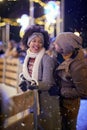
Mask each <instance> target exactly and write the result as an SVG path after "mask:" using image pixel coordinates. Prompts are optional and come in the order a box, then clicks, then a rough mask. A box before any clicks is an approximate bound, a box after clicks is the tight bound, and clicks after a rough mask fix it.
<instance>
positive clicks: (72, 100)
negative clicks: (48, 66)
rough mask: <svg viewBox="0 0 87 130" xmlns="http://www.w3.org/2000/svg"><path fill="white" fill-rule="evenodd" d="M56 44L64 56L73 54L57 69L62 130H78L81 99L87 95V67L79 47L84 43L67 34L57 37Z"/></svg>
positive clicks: (71, 34)
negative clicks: (77, 122)
mask: <svg viewBox="0 0 87 130" xmlns="http://www.w3.org/2000/svg"><path fill="white" fill-rule="evenodd" d="M56 43H57V45H58V47H60V48H62V54H69V53H71V52H72V55H71V56H70V57H69V58H68V59H65V61H64V62H63V63H61V64H60V65H59V66H58V68H57V69H56V75H57V78H56V80H57V84H58V86H60V93H61V96H60V111H61V115H62V130H76V121H77V115H78V111H79V105H80V98H81V97H83V96H85V95H87V65H86V64H85V62H84V54H83V51H82V49H80V47H79V45H81V44H82V42H81V39H80V37H78V36H76V35H75V34H73V33H67V32H65V33H62V34H60V35H59V36H58V37H57V39H56ZM76 48H78V50H76ZM59 81H60V82H59Z"/></svg>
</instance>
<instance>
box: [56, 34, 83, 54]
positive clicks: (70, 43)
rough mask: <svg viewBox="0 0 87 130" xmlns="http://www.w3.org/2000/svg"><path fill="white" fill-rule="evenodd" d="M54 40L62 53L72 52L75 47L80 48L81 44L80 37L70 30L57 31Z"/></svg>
mask: <svg viewBox="0 0 87 130" xmlns="http://www.w3.org/2000/svg"><path fill="white" fill-rule="evenodd" d="M55 42H56V44H57V45H58V47H59V51H60V53H62V54H68V53H70V52H73V51H74V50H75V48H80V47H81V46H82V39H81V37H78V36H76V35H75V34H74V33H72V32H63V33H59V35H58V36H57V38H56V41H55Z"/></svg>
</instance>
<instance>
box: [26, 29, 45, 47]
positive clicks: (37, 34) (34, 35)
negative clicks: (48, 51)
mask: <svg viewBox="0 0 87 130" xmlns="http://www.w3.org/2000/svg"><path fill="white" fill-rule="evenodd" d="M37 36H38V37H40V38H41V40H42V43H43V45H44V36H43V34H42V33H38V32H35V33H33V34H32V35H31V36H30V37H29V38H28V41H27V45H29V43H30V42H31V40H32V39H34V38H35V37H37Z"/></svg>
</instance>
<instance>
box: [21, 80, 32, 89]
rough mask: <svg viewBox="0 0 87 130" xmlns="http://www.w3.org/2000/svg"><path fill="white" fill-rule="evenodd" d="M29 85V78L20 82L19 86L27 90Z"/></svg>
mask: <svg viewBox="0 0 87 130" xmlns="http://www.w3.org/2000/svg"><path fill="white" fill-rule="evenodd" d="M29 85H30V82H28V81H27V80H23V81H21V83H20V84H19V87H20V88H21V90H22V91H27V89H28V86H29Z"/></svg>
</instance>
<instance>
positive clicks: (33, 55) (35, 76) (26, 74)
mask: <svg viewBox="0 0 87 130" xmlns="http://www.w3.org/2000/svg"><path fill="white" fill-rule="evenodd" d="M44 54H45V48H43V49H42V50H41V51H40V52H39V53H32V52H30V50H29V49H28V51H27V55H26V57H25V60H24V64H23V75H24V77H25V78H26V79H27V80H28V81H31V80H34V81H36V83H37V84H38V70H39V64H40V62H41V59H42V57H43V55H44ZM29 58H35V62H34V65H33V69H32V77H30V75H29V72H28V67H27V63H28V61H29Z"/></svg>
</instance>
